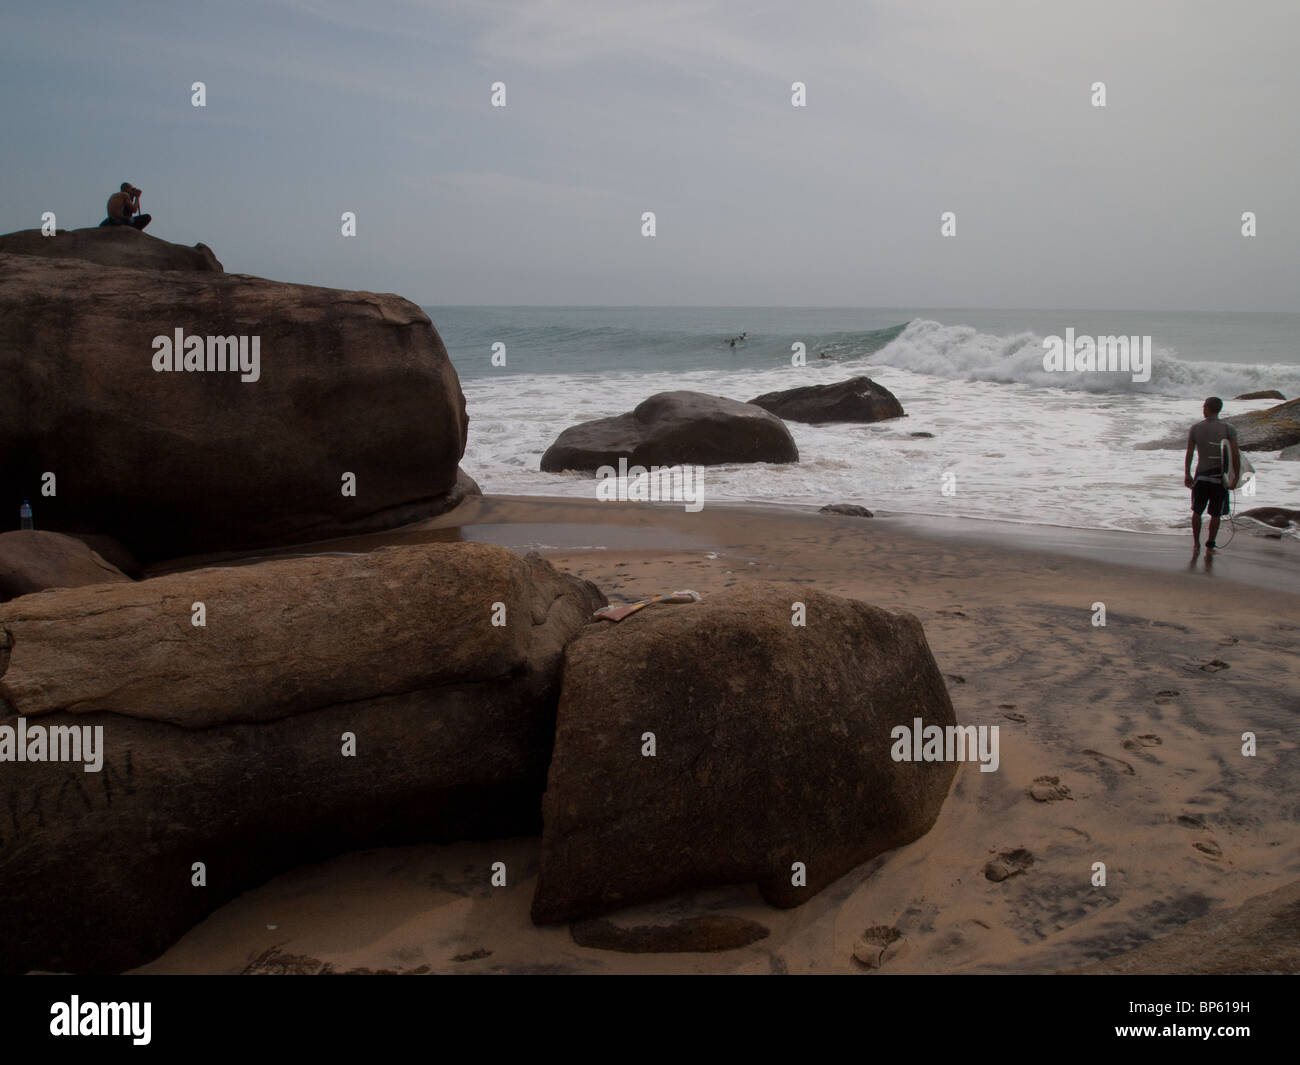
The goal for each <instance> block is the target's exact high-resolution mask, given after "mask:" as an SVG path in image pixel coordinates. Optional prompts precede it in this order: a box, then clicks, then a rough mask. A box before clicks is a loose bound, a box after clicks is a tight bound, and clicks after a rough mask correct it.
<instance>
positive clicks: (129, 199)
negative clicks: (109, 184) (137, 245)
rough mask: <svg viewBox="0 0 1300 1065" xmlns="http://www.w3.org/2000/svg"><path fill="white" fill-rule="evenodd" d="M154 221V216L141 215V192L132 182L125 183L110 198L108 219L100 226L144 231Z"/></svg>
mask: <svg viewBox="0 0 1300 1065" xmlns="http://www.w3.org/2000/svg"><path fill="white" fill-rule="evenodd" d="M152 221H153V216H152V215H147V214H141V213H140V190H139V189H137V188H136V187H135V186H134V185H132V184H131V182H129V181H123V182H122V187H121V188H120V189H119V190H118V191H117V192H115V193H113V195H112V196H110V197H109V198H108V217H107V218H105V219H104V220H103V221H102V222H100V223H99V224H100V225H101V226H134V227H135V228H136V229H144V227H145V226H147V225H148V224H149V223H150V222H152Z"/></svg>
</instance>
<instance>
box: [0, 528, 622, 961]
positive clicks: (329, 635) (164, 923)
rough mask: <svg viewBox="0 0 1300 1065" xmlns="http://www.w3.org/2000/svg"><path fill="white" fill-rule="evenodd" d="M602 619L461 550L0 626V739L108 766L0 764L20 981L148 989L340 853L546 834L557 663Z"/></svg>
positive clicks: (574, 593) (103, 596) (126, 601)
mask: <svg viewBox="0 0 1300 1065" xmlns="http://www.w3.org/2000/svg"><path fill="white" fill-rule="evenodd" d="M604 602H605V600H604V597H603V596H601V595H600V594H599V592H597V591H596V590H595V589H594V587H593V586H591V585H589V584H587V583H586V582H582V581H578V580H576V579H575V578H572V577H568V576H566V575H563V574H560V573H557V572H556V571H555V570H553V569H552V568H551V566H550V565H549V564H548V563H546V562H544V561H542V560H541V559H540V558H538V557H536V556H533V557H531V558H529V559H527V560H525V559H521V558H519V557H518V556H517V555H515V554H513V553H511V552H510V551H507V550H506V549H504V548H500V547H494V546H488V545H484V544H465V543H456V544H427V545H420V546H413V547H393V548H385V549H382V550H379V551H376V552H375V553H373V554H370V555H362V556H351V557H337V556H331V557H309V558H299V559H293V560H285V561H276V562H265V563H261V564H258V565H250V566H241V567H231V568H225V569H206V570H196V571H190V572H186V573H181V574H175V575H172V576H168V577H158V578H155V579H153V580H147V581H142V582H140V583H138V584H128V585H119V584H110V585H100V586H97V587H93V588H79V589H70V590H63V591H51V592H45V593H43V594H41V595H35V596H27V597H25V598H22V599H17V600H14V601H13V602H11V603H7V604H4V605H0V642H3V644H4V645H5V646H4V647H3V648H0V726H5V727H8V728H9V729H12V730H14V734H16V733H17V730H18V729H19V728H20V727H21V728H23V729H25V730H26V731H27V733H28V734H29V735H30V734H31V732H32V730H33V729H37V728H40V729H52V728H56V727H58V728H65V727H72V728H77V727H83V728H84V727H91V728H94V727H102V747H100V748H99V749H100V752H101V753H102V759H103V763H102V768H101V769H100V770H99V771H98V772H86V771H85V768H84V767H83V765H82V764H81V763H80V762H52V761H24V762H14V761H4V762H2V763H0V772H2V773H3V780H4V789H5V795H6V800H5V809H6V810H7V813H6V815H5V817H4V818H3V819H0V912H3V913H4V914H5V915H6V919H5V935H4V936H2V937H0V971H5V972H14V971H24V970H28V969H31V968H39V969H47V970H116V969H122V968H126V967H131V966H135V965H139V964H142V963H143V962H146V961H148V960H149V959H151V958H152V957H155V956H156V955H157V954H158V953H159V952H161V951H162V950H163V949H165V948H166V947H167V946H168V945H169V944H170V943H172V942H173V941H174V940H175V939H176V938H177V937H178V936H179V935H180V934H182V933H183V932H184V931H185V930H186V929H187V928H189V927H191V926H192V925H193V924H195V923H197V922H198V921H200V920H202V919H203V918H204V917H205V916H206V915H207V914H209V913H211V912H212V911H213V910H214V909H216V908H217V907H219V906H221V905H222V904H224V903H225V902H227V901H228V900H230V899H231V898H233V897H234V896H235V895H237V894H239V893H240V892H242V891H245V890H247V889H248V888H250V887H252V886H254V885H255V884H257V883H260V882H262V881H264V880H265V879H266V878H268V877H270V876H273V875H275V874H277V873H279V872H281V871H283V870H285V869H287V868H290V867H293V866H295V865H299V864H303V863H305V862H311V861H316V860H320V859H321V858H323V857H326V856H328V855H331V854H335V853H339V852H342V851H347V850H355V849H360V848H367V847H374V846H388V845H397V844H402V843H413V842H419V841H426V840H427V841H435V842H450V841H453V840H457V839H466V838H496V837H501V836H511V835H519V834H531V833H536V832H538V831H539V830H540V827H541V826H540V803H541V793H542V790H543V788H544V786H545V779H546V766H547V762H548V760H549V757H550V750H551V741H552V736H553V727H554V714H555V707H556V701H557V699H558V695H559V685H560V672H561V668H562V664H563V647H564V644H565V643H566V641H568V640H569V639H570V638H571V637H572V636H573V635H574V634H575V633H576V632H578V631H579V630H580V629H581V628H582V627H583V626H584V624H586V623H587V622H588V621H589V620H590V617H591V612H592V610H594V609H596V608H597V607H598V606H600V605H602V604H603V603H604ZM196 603H202V604H203V607H204V610H205V612H206V618H205V620H206V626H204V627H199V626H195V625H194V624H193V619H194V618H195V616H196V608H195V606H194V604H196ZM497 604H500V605H497ZM494 620H497V621H502V622H504V623H503V624H494ZM20 719H21V723H20ZM51 734H52V733H51ZM89 735H91V736H93V733H91V734H89ZM349 737H351V738H352V741H351V742H354V743H355V754H354V755H351V756H349V755H348V753H347V751H348V747H349V742H350V741H349ZM3 742H4V737H3V735H2V730H0V744H3ZM11 742H13V741H12V740H11ZM29 742H30V741H29ZM2 751H3V747H2V746H0V752H2ZM83 757H84V755H83ZM195 862H202V863H204V871H205V874H206V884H203V885H200V886H195V885H194V884H193V882H192V881H193V878H194V876H195V872H194V870H193V864H194V863H195ZM486 875H487V871H486V870H485V876H486Z"/></svg>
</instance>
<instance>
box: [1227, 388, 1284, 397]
mask: <svg viewBox="0 0 1300 1065" xmlns="http://www.w3.org/2000/svg"><path fill="white" fill-rule="evenodd" d="M1232 398H1233V399H1286V396H1284V395H1282V393H1281V392H1279V391H1278V390H1277V389H1276V388H1266V389H1264V391H1262V392H1243V393H1242V394H1241V395H1240V396H1233V397H1232Z"/></svg>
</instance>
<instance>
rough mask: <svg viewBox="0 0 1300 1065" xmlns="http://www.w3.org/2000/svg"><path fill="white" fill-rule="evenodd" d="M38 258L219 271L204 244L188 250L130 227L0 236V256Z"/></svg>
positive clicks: (31, 231)
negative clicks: (7, 254) (37, 256)
mask: <svg viewBox="0 0 1300 1065" xmlns="http://www.w3.org/2000/svg"><path fill="white" fill-rule="evenodd" d="M4 253H10V254H13V255H39V256H41V257H42V258H46V259H82V260H85V261H86V262H91V263H98V264H99V265H100V266H123V267H127V268H129V269H132V270H187V271H197V272H200V273H216V274H219V273H221V272H222V269H221V263H219V262H218V261H217V257H216V256H215V255H213V254H212V249H211V248H209V247H208V246H207V245H206V244H195V245H194V247H192V248H187V247H185V246H184V245H183V244H172V243H171V242H170V241H166V240H159V239H158V238H157V237H154V236H150V235H149V234H148V233H142V232H141V231H140V230H138V229H135V228H133V227H132V226H103V227H102V228H90V229H60V230H59V231H58V232H57V233H55V234H54V236H52V237H44V236H42V235H41V231H40V230H39V229H20V230H19V231H18V232H17V233H5V234H3V235H0V254H4Z"/></svg>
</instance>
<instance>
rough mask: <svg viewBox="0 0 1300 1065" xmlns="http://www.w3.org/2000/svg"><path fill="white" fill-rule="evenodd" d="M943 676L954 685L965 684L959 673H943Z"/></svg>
mask: <svg viewBox="0 0 1300 1065" xmlns="http://www.w3.org/2000/svg"><path fill="white" fill-rule="evenodd" d="M944 676H945V677H947V678H948V679H949V680H950V681H952V682H953V683H954V684H965V683H966V678H965V677H963V676H962V675H961V674H960V673H945V674H944Z"/></svg>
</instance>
